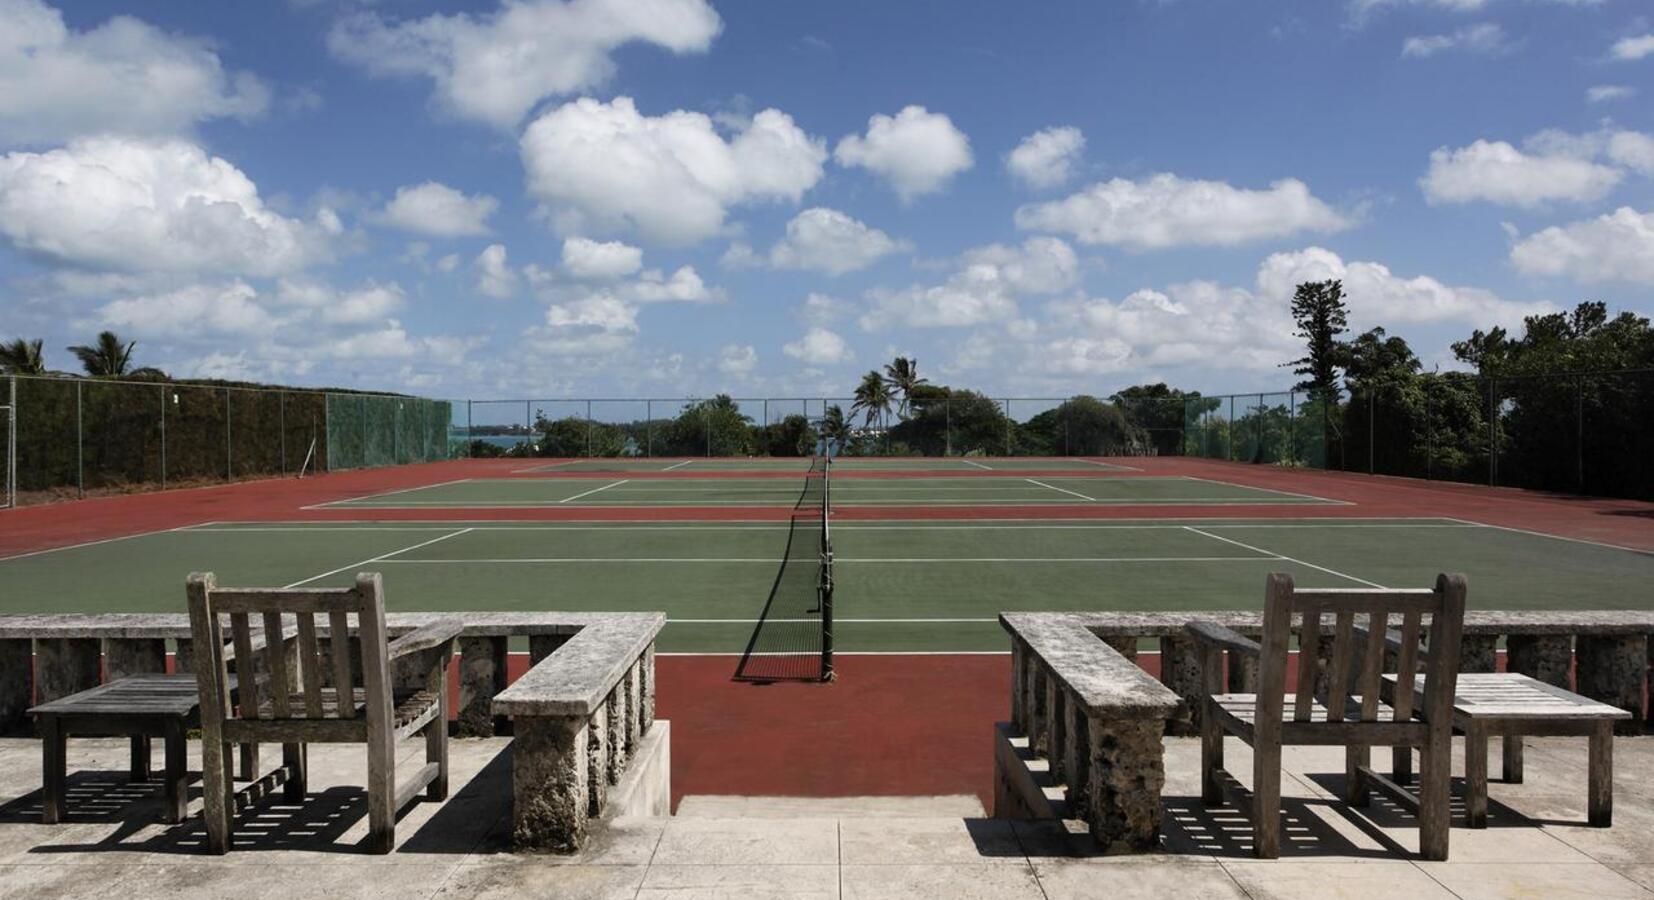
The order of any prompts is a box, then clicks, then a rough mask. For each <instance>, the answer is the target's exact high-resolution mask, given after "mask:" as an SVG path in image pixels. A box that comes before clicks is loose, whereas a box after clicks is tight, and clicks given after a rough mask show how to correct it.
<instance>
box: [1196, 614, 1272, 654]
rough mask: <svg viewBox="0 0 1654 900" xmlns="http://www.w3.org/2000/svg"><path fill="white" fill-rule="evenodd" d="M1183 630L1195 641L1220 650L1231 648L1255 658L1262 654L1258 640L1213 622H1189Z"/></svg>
mask: <svg viewBox="0 0 1654 900" xmlns="http://www.w3.org/2000/svg"><path fill="white" fill-rule="evenodd" d="M1183 631H1184V632H1185V633H1186V634H1188V635H1189V637H1192V638H1194V639H1195V640H1196V641H1198V642H1200V643H1202V644H1205V645H1206V646H1208V647H1216V648H1218V649H1220V650H1233V651H1235V652H1237V653H1244V654H1246V655H1247V656H1251V657H1253V658H1257V657H1259V656H1261V655H1262V654H1263V648H1262V647H1260V646H1258V642H1257V641H1254V640H1252V639H1251V638H1249V637H1246V636H1244V635H1241V634H1238V633H1236V632H1235V631H1232V630H1230V629H1228V628H1225V627H1223V626H1222V625H1218V624H1216V623H1213V622H1198V621H1197V622H1189V623H1187V624H1185V625H1184V626H1183Z"/></svg>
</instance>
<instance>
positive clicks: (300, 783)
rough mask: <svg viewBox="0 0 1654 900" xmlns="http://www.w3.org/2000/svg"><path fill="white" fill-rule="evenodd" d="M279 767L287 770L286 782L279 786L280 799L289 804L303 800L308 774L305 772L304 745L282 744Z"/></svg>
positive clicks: (306, 788)
mask: <svg viewBox="0 0 1654 900" xmlns="http://www.w3.org/2000/svg"><path fill="white" fill-rule="evenodd" d="M281 765H282V768H284V769H286V770H287V780H286V781H285V782H283V783H282V786H281V796H282V799H284V800H287V801H288V802H291V803H296V802H298V801H300V800H303V799H304V795H305V791H306V790H308V787H309V785H308V782H309V773H308V772H307V771H306V770H305V745H304V744H282V745H281Z"/></svg>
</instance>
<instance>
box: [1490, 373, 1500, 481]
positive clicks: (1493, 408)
mask: <svg viewBox="0 0 1654 900" xmlns="http://www.w3.org/2000/svg"><path fill="white" fill-rule="evenodd" d="M1498 396H1499V379H1497V378H1489V379H1488V380H1487V483H1488V484H1489V485H1497V484H1498V483H1499V401H1498V399H1497V398H1498Z"/></svg>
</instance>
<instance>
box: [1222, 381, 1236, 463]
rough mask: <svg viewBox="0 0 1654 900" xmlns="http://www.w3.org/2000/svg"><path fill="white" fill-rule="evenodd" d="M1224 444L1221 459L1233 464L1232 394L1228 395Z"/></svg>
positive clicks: (1233, 424) (1233, 409) (1233, 405)
mask: <svg viewBox="0 0 1654 900" xmlns="http://www.w3.org/2000/svg"><path fill="white" fill-rule="evenodd" d="M1224 444H1225V445H1226V446H1225V447H1224V448H1223V458H1224V459H1226V460H1228V461H1230V462H1234V461H1235V395H1234V394H1230V395H1229V428H1228V429H1227V437H1226V439H1225V440H1224Z"/></svg>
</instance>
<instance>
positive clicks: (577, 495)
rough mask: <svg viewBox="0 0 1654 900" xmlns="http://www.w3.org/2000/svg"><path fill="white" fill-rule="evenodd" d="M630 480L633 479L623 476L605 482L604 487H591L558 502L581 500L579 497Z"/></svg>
mask: <svg viewBox="0 0 1654 900" xmlns="http://www.w3.org/2000/svg"><path fill="white" fill-rule="evenodd" d="M628 481H631V479H630V478H622V479H620V480H619V481H611V482H609V483H608V484H605V485H603V486H602V487H600V488H592V489H591V490H589V491H581V492H580V493H578V494H575V495H574V496H573V497H564V498H563V499H561V500H559V501H557V502H558V503H567V502H569V501H570V500H579V499H580V498H581V497H589V496H591V495H592V494H595V493H597V492H598V491H606V490H608V489H609V488H612V487H618V486H620V485H623V484H625V483H626V482H628Z"/></svg>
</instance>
